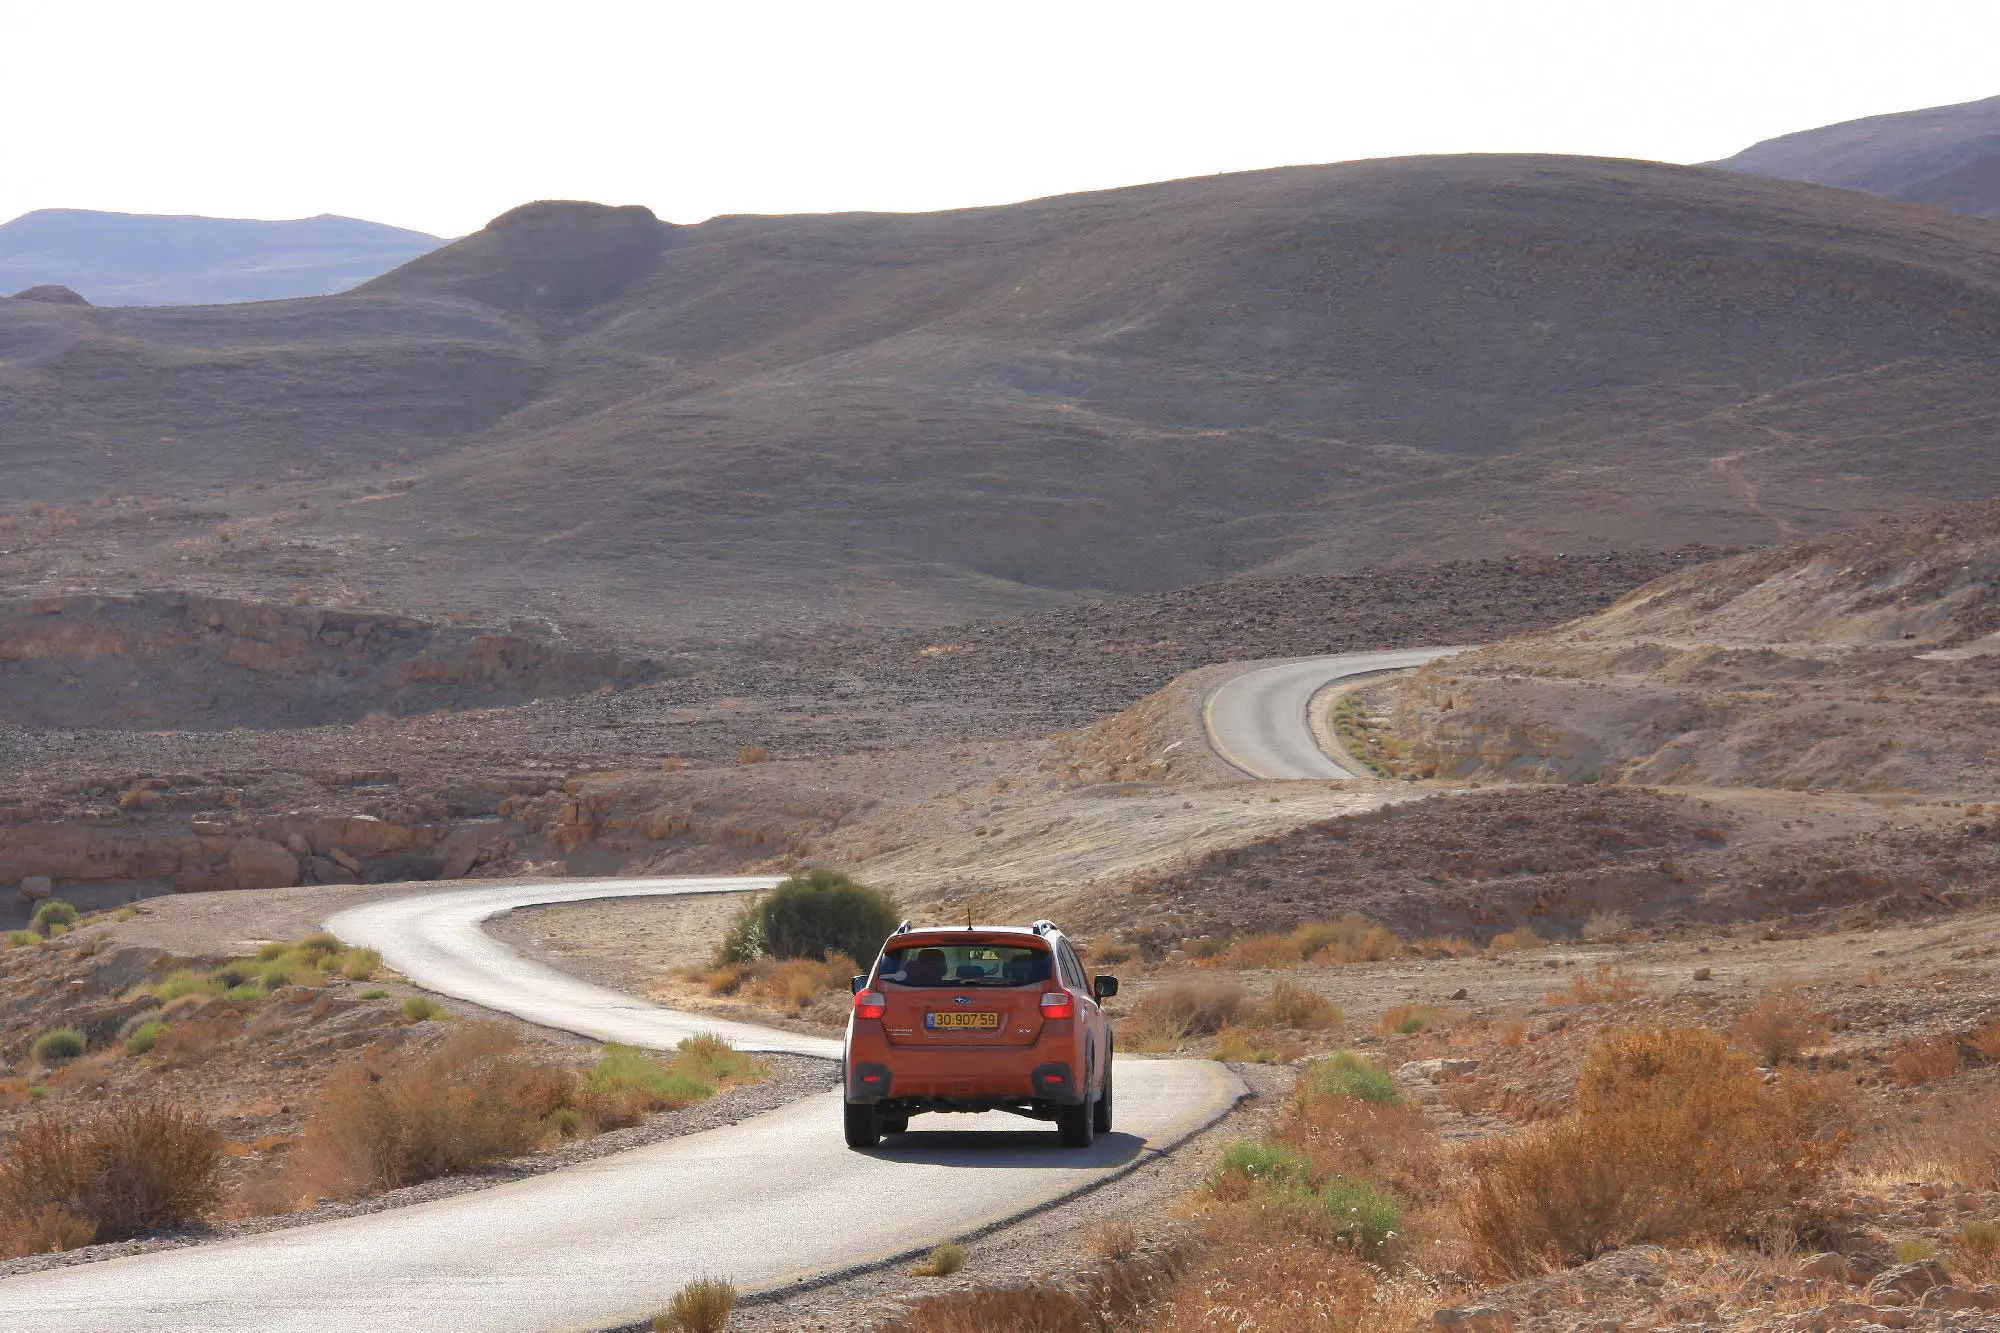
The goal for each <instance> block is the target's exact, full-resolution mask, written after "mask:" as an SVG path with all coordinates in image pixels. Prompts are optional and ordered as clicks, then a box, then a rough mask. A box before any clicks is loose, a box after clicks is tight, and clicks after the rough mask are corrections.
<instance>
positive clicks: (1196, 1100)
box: [0, 878, 1243, 1333]
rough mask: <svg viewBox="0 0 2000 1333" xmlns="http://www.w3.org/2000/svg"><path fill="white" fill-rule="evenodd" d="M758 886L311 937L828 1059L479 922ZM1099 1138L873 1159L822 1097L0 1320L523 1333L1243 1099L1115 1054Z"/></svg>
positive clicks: (1221, 1084)
mask: <svg viewBox="0 0 2000 1333" xmlns="http://www.w3.org/2000/svg"><path fill="white" fill-rule="evenodd" d="M770 883H771V881H770V880H769V879H744V878H730V879H682V880H597V881H564V882H558V883H552V884H504V885H489V886H483V887H479V888H469V889H457V890H447V891H444V892H429V893H418V894H412V895H411V896H409V897H407V898H398V899H392V900H389V901H386V902H381V903H375V904H371V905H369V906H366V907H359V908H355V909H352V910H350V911H347V912H343V913H341V914H339V915H337V916H335V917H333V918H332V919H330V920H329V921H328V923H327V924H328V927H329V928H330V929H332V930H333V931H335V933H337V934H339V935H340V936H341V938H343V939H345V940H347V941H348V942H349V943H352V944H361V945H368V946H370V947H373V948H376V949H379V950H381V952H382V955H383V959H384V961H385V962H387V963H388V964H389V965H390V966H391V967H394V968H396V969H397V970H398V971H400V972H402V973H403V974H404V975H406V976H408V977H409V978H410V979H411V980H412V981H413V982H415V983H416V984H418V985H420V986H423V987H425V988H427V989H430V990H435V991H437V992H439V993H441V994H446V995H451V996H455V997H458V998H461V999H465V1000H469V1001H472V1002H474V1003H476V1004H480V1005H483V1006H485V1007H487V1008H491V1009H497V1010H501V1011H503V1012H506V1013H511V1014H516V1015H518V1016H520V1017H522V1018H525V1019H528V1020H529V1021H531V1022H535V1023H540V1024H543V1025H545V1026H549V1027H554V1028H560V1029H563V1030H566V1031H572V1032H578V1033H582V1034H584V1035H587V1036H591V1037H597V1038H600V1039H604V1040H618V1041H627V1042H632V1043H634V1044H637V1045H643V1046H651V1047H658V1048H666V1047H670V1046H672V1045H673V1044H674V1043H675V1042H677V1041H679V1040H680V1039H681V1038H682V1037H684V1036H687V1035H688V1034H689V1033H692V1032H697V1031H711V1032H712V1031H718V1030H719V1031H722V1032H723V1033H724V1034H725V1035H727V1036H729V1037H730V1038H731V1039H732V1040H734V1041H736V1042H737V1043H738V1044H739V1045H740V1046H741V1047H743V1048H745V1049H755V1050H765V1051H791V1052H796V1053H799V1054H804V1055H822V1056H829V1057H834V1056H838V1055H839V1053H840V1043H839V1042H837V1041H832V1040H829V1039H827V1038H824V1037H810V1036H801V1035H798V1034H794V1033H788V1032H780V1031H775V1030H772V1029H766V1028H761V1027H756V1026H753V1025H750V1024H735V1023H723V1022H719V1021H717V1020H715V1019H710V1018H705V1017H702V1016H699V1015H694V1014H686V1013H678V1012H675V1011H673V1010H669V1009H664V1008H661V1007H660V1006H658V1005H652V1004H648V1003H647V1002H646V1001H644V1000H640V999H636V998H634V997H632V996H629V995H623V994H620V993H618V992H616V991H610V990H606V989H604V988H602V987H599V986H593V985H591V984H590V983H588V982H584V981H581V980H578V979H577V978H575V977H571V976H567V975H565V974H563V973H561V972H557V971H555V970H554V969H552V968H548V967H544V966H542V965H541V964H538V963H535V962H532V961H530V960H528V959H525V958H523V957H521V956H520V955H519V954H517V953H515V952H514V951H513V950H512V949H510V948H508V947H507V946H506V945H503V944H501V943H499V942H498V941H496V940H494V939H492V938H491V937H490V936H488V935H486V934H485V933H484V932H483V931H481V930H480V929H479V923H480V922H481V921H483V920H485V919H487V918H488V917H491V916H493V915H495V914H497V913H499V912H503V911H507V910H510V909H512V908H514V907H520V906H526V905H529V904H536V903H547V902H576V901H581V900H584V899H589V898H607V897H630V896H658V895H669V894H698V893H716V892H731V891H734V892H742V891H745V890H749V889H755V888H762V887H764V886H766V885H768V884H770ZM1117 1079H1118V1131H1117V1132H1116V1133H1113V1134H1110V1135H1108V1136H1105V1137H1103V1138H1101V1139H1099V1140H1098V1143H1097V1145H1096V1146H1095V1147H1093V1148H1091V1149H1088V1150H1085V1151H1080V1152H1079V1151H1069V1150H1064V1149H1062V1148H1058V1147H1056V1146H1055V1135H1054V1133H1053V1132H1052V1131H1051V1130H1050V1129H1047V1128H1043V1127H1041V1126H1039V1125H1036V1124H1034V1123H1033V1122H1029V1121H1024V1120H1021V1119H1019V1118H1017V1117H1014V1116H1008V1115H1003V1114H999V1113H994V1114H989V1115H979V1116H949V1117H947V1116H938V1117H930V1118H927V1119H920V1120H919V1121H918V1122H917V1123H918V1124H919V1125H920V1126H924V1125H936V1126H938V1128H936V1129H925V1130H919V1131H917V1132H913V1133H911V1134H908V1135H906V1136H904V1137H903V1139H902V1140H901V1141H900V1142H899V1143H898V1145H897V1146H895V1147H893V1148H889V1147H885V1148H883V1149H880V1150H878V1151H876V1152H873V1153H865V1154H864V1153H856V1152H851V1151H849V1150H848V1148H847V1147H846V1146H845V1144H843V1143H842V1141H841V1133H840V1104H839V1094H837V1093H833V1094H826V1095H822V1096H815V1097H809V1098H806V1099H804V1100H802V1101H799V1102H796V1103H794V1104H792V1105H791V1106H788V1107H785V1108H783V1109H781V1110H778V1111H775V1112H772V1113H770V1114H768V1115H762V1116H758V1117H756V1118H754V1119H751V1120H748V1121H745V1122H743V1123H740V1124H737V1125H732V1126H730V1127H728V1128H726V1129H716V1130H710V1131H708V1132H706V1133H701V1134H692V1135H688V1136H686V1137H684V1138H679V1139H672V1140H669V1141H667V1142H665V1143H659V1144H655V1145H653V1146H651V1147H647V1148H640V1149H635V1150H634V1151H632V1152H627V1153H619V1154H616V1155H615V1156H611V1157H605V1158H600V1159H599V1160H597V1161H595V1162H591V1163H588V1164H586V1165H583V1166H579V1167H574V1168H570V1169H568V1170H563V1171H557V1172H552V1173H550V1174H548V1175H544V1176H537V1177H534V1178H533V1179H530V1180H524V1181H518V1182H516V1183H513V1184H510V1185H502V1186H499V1187H496V1188H493V1189H488V1190H481V1191H478V1192H476V1193H472V1194H462V1195H458V1196H456V1197H454V1198H450V1199H443V1200H439V1201H438V1202H435V1203H428V1204H418V1205H414V1206H412V1207H408V1208H399V1209H394V1210H391V1211H388V1212H384V1213H377V1214H373V1215H370V1216H366V1217H356V1218H348V1219H345V1220H342V1221H338V1222H330V1223H322V1224H318V1225H314V1226H306V1227H297V1228H294V1229H291V1230H288V1231H278V1232H272V1233H269V1234H267V1235H262V1236H252V1237H245V1238H243V1239H240V1240H234V1241H226V1242H222V1243H219V1244H214V1245H204V1246H198V1247H190V1248H187V1249H180V1250H170V1251H164V1252H158V1253H153V1254H145V1255H136V1256H133V1257H130V1258H124V1259H112V1260H107V1261H105V1262H103V1263H96V1264H86V1265H81V1266H78V1267H73V1268H63V1269H55V1270H52V1271H50V1272H47V1273H38V1274H32V1275H29V1276H26V1277H18V1278H10V1279H7V1280H5V1281H0V1328H4V1329H6V1330H7V1331H8V1333H17V1331H18V1333H43V1331H44V1330H50V1331H53V1330H62V1331H63V1333H85V1331H86V1330H88V1331H89V1333H98V1331H100V1330H106V1329H117V1330H120V1333H143V1331H150V1330H161V1331H162V1333H166V1331H169V1330H171V1331H172V1333H189V1331H191V1330H222V1329H245V1330H249V1329H256V1330H284V1331H289V1330H297V1331H298V1333H323V1330H325V1329H329V1328H344V1329H366V1330H370V1331H371V1333H374V1331H377V1330H379V1331H380V1333H445V1331H446V1330H450V1331H451V1333H474V1331H485V1333H541V1331H542V1330H549V1329H598V1328H604V1327H607V1326H613V1325H618V1324H622V1323H628V1322H633V1321H637V1320H641V1319H644V1318H646V1317H648V1316H650V1315H651V1314H653V1313H655V1312H656V1311H658V1310H659V1309H660V1308H661V1307H663V1306H664V1305H665V1304H666V1301H667V1299H668V1297H669V1296H671V1295H672V1293H673V1292H674V1290H675V1289H676V1288H678V1287H679V1286H681V1285H682V1284H683V1283H685V1282H687V1281H689V1280H690V1279H692V1278H695V1277H699V1276H704V1275H709V1274H715V1275H721V1276H726V1277H728V1278H729V1279H730V1280H732V1281H733V1282H735V1283H736V1284H737V1285H738V1287H740V1288H742V1289H744V1290H756V1289H760V1288H769V1287H774V1286H783V1285H785V1284H787V1283H791V1282H795V1281H798V1280H800V1279H802V1278H806V1277H809V1276H812V1275H815V1274H823V1273H826V1272H830V1271H836V1270H839V1269H843V1268H849V1267H853V1266H856V1265H863V1264H868V1263H873V1262H876V1261H880V1260H883V1259H888V1258H890V1257H892V1256H895V1255H898V1254H903V1253H906V1252H909V1251H913V1250H917V1249H922V1248H927V1247H929V1246H931V1245H933V1244H935V1243H936V1242H937V1241H939V1240H942V1239H945V1238H947V1237H951V1236H961V1235H965V1234H966V1233H968V1232H971V1231H974V1230H977V1229H979V1228H981V1227H984V1226H986V1225H988V1224H991V1223H995V1222H999V1221H1002V1220H1005V1219H1007V1218H1009V1217H1013V1216H1017V1215H1019V1214H1021V1213H1023V1212H1027V1211H1029V1210H1031V1209H1033V1208H1036V1207H1040V1206H1042V1205H1045V1204H1047V1203H1050V1202H1052V1201H1054V1200H1057V1199H1060V1198H1062V1197H1064V1196H1066V1195H1068V1194H1071V1193H1073V1192H1076V1191H1078V1190H1082V1189H1087V1188H1089V1187H1091V1186H1092V1185H1096V1184H1101V1183H1103V1182H1104V1181H1105V1180H1106V1179H1109V1178H1110V1177H1112V1176H1113V1175H1116V1174H1118V1173H1120V1172H1122V1171H1124V1170H1128V1169H1130V1168H1131V1167H1133V1166H1134V1165H1136V1164H1138V1163H1139V1162H1140V1161H1141V1160H1142V1159H1143V1158H1145V1157H1147V1156H1150V1155H1157V1154H1158V1153H1161V1152H1164V1151H1166V1150H1167V1149H1169V1148H1171V1147H1173V1146H1174V1145H1175V1144H1177V1143H1178V1142H1180V1141H1181V1140H1183V1139H1185V1138H1186V1137H1188V1136H1189V1135H1190V1134H1193V1133H1195V1132H1196V1131H1198V1130H1200V1129H1202V1128H1204V1127H1205V1126H1207V1125H1209V1124H1211V1123H1213V1122H1214V1121H1215V1120H1216V1119H1217V1118H1218V1117H1220V1116H1222V1115H1223V1114H1225V1113H1226V1112H1227V1111H1228V1109H1229V1108H1230V1107H1231V1106H1233V1105H1234V1104H1235V1103H1236V1101H1237V1099H1238V1098H1239V1097H1241V1096H1242V1095H1243V1085H1242V1083H1241V1082H1240V1081H1239V1080H1238V1079H1237V1078H1236V1077H1235V1075H1233V1074H1231V1073H1230V1072H1229V1071H1228V1070H1226V1069H1224V1068H1223V1067H1222V1066H1220V1065H1217V1064H1214V1063H1211V1062H1208V1061H1201V1060H1146V1059H1136V1058H1128V1057H1124V1056H1121V1057H1119V1060H1118V1064H1117Z"/></svg>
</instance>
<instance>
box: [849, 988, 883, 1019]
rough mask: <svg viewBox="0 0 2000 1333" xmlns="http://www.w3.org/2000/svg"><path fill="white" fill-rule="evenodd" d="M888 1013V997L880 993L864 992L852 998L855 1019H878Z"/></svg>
mask: <svg viewBox="0 0 2000 1333" xmlns="http://www.w3.org/2000/svg"><path fill="white" fill-rule="evenodd" d="M888 1012H889V997H888V996H886V995H884V994H883V993H882V992H881V991H874V990H865V991H861V992H860V993H858V994H857V995H856V996H855V997H854V1016H855V1017H856V1018H880V1017H881V1016H882V1015H884V1014H886V1013H888Z"/></svg>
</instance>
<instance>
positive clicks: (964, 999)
mask: <svg viewBox="0 0 2000 1333" xmlns="http://www.w3.org/2000/svg"><path fill="white" fill-rule="evenodd" d="M951 1002H952V1003H953V1004H971V1003H972V997H971V996H969V995H954V996H952V997H951Z"/></svg>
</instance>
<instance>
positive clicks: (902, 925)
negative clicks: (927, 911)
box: [889, 917, 910, 935]
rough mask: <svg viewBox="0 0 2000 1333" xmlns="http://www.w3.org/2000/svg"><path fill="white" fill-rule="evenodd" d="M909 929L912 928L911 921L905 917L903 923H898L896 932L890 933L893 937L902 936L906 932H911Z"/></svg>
mask: <svg viewBox="0 0 2000 1333" xmlns="http://www.w3.org/2000/svg"><path fill="white" fill-rule="evenodd" d="M909 928H910V921H909V918H908V917H905V918H904V919H903V920H902V921H900V922H898V923H897V925H896V928H895V929H894V930H892V931H890V932H889V933H890V934H891V935H901V934H903V933H905V932H906V931H908V930H909Z"/></svg>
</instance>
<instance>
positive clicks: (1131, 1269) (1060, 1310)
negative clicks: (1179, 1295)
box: [875, 1246, 1190, 1333]
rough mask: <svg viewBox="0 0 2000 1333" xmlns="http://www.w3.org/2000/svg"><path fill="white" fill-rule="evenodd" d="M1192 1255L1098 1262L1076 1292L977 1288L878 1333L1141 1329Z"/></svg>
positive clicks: (915, 1309)
mask: <svg viewBox="0 0 2000 1333" xmlns="http://www.w3.org/2000/svg"><path fill="white" fill-rule="evenodd" d="M1189 1258H1190V1249H1189V1247H1187V1246H1174V1247H1169V1248H1167V1249H1163V1250H1161V1251H1159V1252H1158V1253H1155V1254H1150V1255H1146V1256H1143V1257H1141V1256H1133V1257H1131V1258H1124V1259H1110V1260H1106V1261H1103V1262H1101V1263H1099V1264H1097V1265H1096V1266H1095V1267H1093V1268H1092V1269H1091V1270H1090V1271H1088V1272H1086V1273H1085V1274H1083V1276H1082V1277H1081V1279H1080V1280H1079V1281H1078V1283H1077V1284H1076V1289H1074V1290H1068V1289H1065V1288H1062V1287H1056V1286H1035V1287H974V1288H972V1289H971V1290H969V1291H957V1292H951V1293H948V1294H945V1295H939V1296H930V1297H926V1298H925V1299H923V1300H920V1301H917V1302H915V1303H914V1304H913V1305H911V1306H910V1307H909V1308H908V1309H907V1310H905V1311H904V1312H903V1313H902V1314H900V1315H898V1316H896V1317H895V1318H893V1319H891V1320H889V1321H888V1322H886V1323H883V1324H879V1325H877V1326H876V1328H875V1333H1110V1330H1112V1329H1123V1328H1133V1327H1140V1326H1142V1325H1139V1324H1137V1323H1135V1321H1134V1319H1135V1316H1137V1315H1139V1314H1140V1313H1141V1312H1144V1311H1146V1310H1148V1309H1149V1308H1150V1307H1152V1306H1153V1305H1154V1304H1155V1303H1156V1302H1157V1301H1158V1300H1159V1298H1160V1297H1161V1296H1162V1295H1163V1294H1165V1293H1166V1292H1167V1291H1168V1290H1170V1289H1171V1288H1172V1287H1173V1286H1174V1284H1175V1280H1176V1279H1177V1278H1180V1277H1181V1276H1182V1275H1183V1274H1184V1273H1185V1272H1186V1271H1187V1269H1188V1263H1189Z"/></svg>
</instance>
